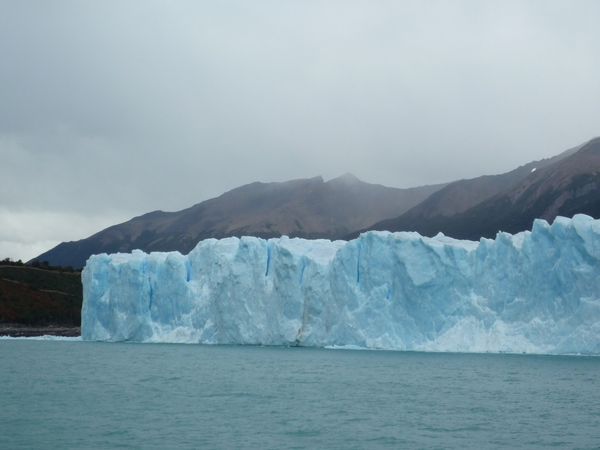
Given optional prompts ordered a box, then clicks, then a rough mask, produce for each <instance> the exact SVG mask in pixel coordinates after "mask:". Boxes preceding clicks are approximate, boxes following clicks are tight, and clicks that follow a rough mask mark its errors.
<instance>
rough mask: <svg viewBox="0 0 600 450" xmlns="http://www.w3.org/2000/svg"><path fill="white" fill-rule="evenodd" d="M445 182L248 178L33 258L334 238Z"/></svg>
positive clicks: (66, 259) (61, 261)
mask: <svg viewBox="0 0 600 450" xmlns="http://www.w3.org/2000/svg"><path fill="white" fill-rule="evenodd" d="M444 186H445V184H441V185H434V186H423V187H417V188H411V189H396V188H389V187H385V186H381V185H376V184H369V183H365V182H363V181H360V180H359V179H358V178H356V177H354V176H353V175H351V174H346V175H343V176H341V177H339V178H336V179H334V180H330V181H328V182H324V181H323V179H322V178H321V177H315V178H311V179H303V180H293V181H288V182H284V183H252V184H248V185H245V186H241V187H239V188H237V189H233V190H231V191H229V192H226V193H225V194H223V195H221V196H219V197H216V198H213V199H210V200H207V201H204V202H202V203H199V204H197V205H194V206H192V207H191V208H187V209H184V210H183V211H178V212H163V211H154V212H151V213H148V214H144V215H142V216H139V217H135V218H133V219H131V220H130V221H128V222H125V223H122V224H119V225H115V226H112V227H109V228H107V229H105V230H103V231H100V232H99V233H96V234H94V235H93V236H90V237H89V238H87V239H82V240H80V241H77V242H63V243H62V244H59V245H58V246H56V247H54V248H53V249H51V250H49V251H48V252H46V253H43V254H41V255H40V256H38V257H37V258H36V259H38V260H40V261H49V262H50V264H53V265H62V266H68V265H70V266H73V267H83V266H84V265H85V262H86V261H87V259H88V257H89V256H90V255H92V254H97V253H115V252H130V251H132V250H134V249H141V250H144V251H146V252H149V251H173V250H177V251H179V252H181V253H188V252H189V251H190V250H191V249H193V248H194V247H195V246H196V244H197V243H198V242H199V241H201V240H203V239H207V238H224V237H228V236H238V237H239V236H244V235H248V236H258V237H263V238H270V237H279V236H282V235H287V236H290V237H303V238H310V239H314V238H327V239H339V238H341V237H343V236H345V235H347V234H348V233H352V232H354V231H356V230H360V229H363V228H366V227H368V226H370V225H372V224H374V223H376V222H379V221H381V220H384V219H388V218H391V217H397V216H398V215H400V214H402V213H404V212H406V211H408V210H409V209H411V208H412V207H414V206H415V205H417V204H419V203H420V202H422V201H423V200H425V199H426V198H427V197H429V196H430V195H431V194H433V193H434V192H436V191H437V190H439V189H441V188H443V187H444Z"/></svg>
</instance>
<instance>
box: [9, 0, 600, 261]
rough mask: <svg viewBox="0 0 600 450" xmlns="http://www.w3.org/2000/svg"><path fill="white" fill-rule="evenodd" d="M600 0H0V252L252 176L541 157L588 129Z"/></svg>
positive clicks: (447, 173)
mask: <svg viewBox="0 0 600 450" xmlns="http://www.w3.org/2000/svg"><path fill="white" fill-rule="evenodd" d="M599 16H600V4H599V3H598V2H596V1H579V2H576V3H573V2H566V1H563V2H553V1H529V2H520V1H519V2H516V1H490V2H479V1H425V2H423V1H405V2H391V1H390V2H386V1H379V2H354V1H343V2H342V1H331V2H317V1H306V2H287V1H282V2H268V1H257V2H237V1H225V2H191V1H189V2H149V1H131V2H126V3H123V2H117V1H95V2H75V1H65V2H51V3H50V2H3V3H1V4H0V160H1V161H2V164H1V165H0V228H3V229H4V230H8V229H11V230H12V229H15V227H16V228H18V226H17V225H18V222H19V220H21V221H23V225H22V227H21V229H22V230H30V231H28V233H26V236H24V235H23V233H21V234H19V235H17V234H16V233H12V234H11V233H8V232H6V231H5V232H4V233H3V234H2V236H0V238H1V239H0V251H2V250H4V251H13V252H16V253H14V254H10V255H7V256H11V257H13V258H17V257H22V258H28V257H32V256H35V254H31V252H33V250H31V252H30V253H26V252H20V251H14V250H10V249H14V248H16V247H15V246H16V245H17V243H19V244H18V245H21V246H29V247H28V248H33V247H32V246H35V245H37V244H36V242H37V243H39V242H44V243H45V244H44V245H47V244H48V243H49V242H50V241H52V242H56V243H58V241H60V240H71V239H79V238H82V237H85V236H87V235H89V234H91V233H92V232H95V231H99V229H100V228H101V227H104V226H106V225H107V224H110V223H111V222H108V221H109V220H115V219H117V218H118V220H126V219H127V218H129V217H132V216H133V215H136V214H141V213H144V212H147V211H150V210H154V209H163V210H178V209H182V208H184V207H187V206H190V205H192V204H194V203H198V202H200V201H202V200H204V199H207V198H210V197H212V196H215V195H219V194H221V193H222V192H224V191H226V190H229V189H232V188H234V187H236V186H239V185H241V184H244V183H248V182H252V181H284V180H288V179H293V178H306V177H312V176H316V175H319V174H321V175H323V176H324V177H325V178H326V179H328V178H332V177H335V176H338V175H340V174H342V173H345V172H352V173H354V174H355V175H357V176H358V177H359V178H361V179H363V180H365V181H369V182H375V183H381V184H385V185H388V186H397V187H410V186H415V185H422V184H430V183H438V182H443V181H450V180H454V179H459V178H469V177H474V176H478V175H481V174H492V173H500V172H504V171H507V170H510V169H512V168H514V167H516V166H517V165H520V164H523V163H526V162H528V161H531V160H534V159H540V158H544V157H550V156H553V155H554V154H557V153H559V152H560V151H563V150H565V149H567V148H569V147H573V146H575V145H577V144H580V143H582V142H583V141H585V140H587V139H590V138H592V137H594V136H596V135H598V134H600V132H599V130H600V87H599V86H600V84H599V83H598V80H599V79H600V30H599V29H598V27H597V24H596V21H597V18H598V17H599ZM7 217H10V218H11V219H10V220H11V222H10V226H9V225H7V223H6V221H7V220H8V219H6V218H7ZM32 217H52V220H51V222H52V223H56V224H59V223H61V217H62V220H63V222H62V223H63V224H64V225H63V226H57V227H56V228H57V229H59V230H62V231H61V232H53V233H50V234H48V233H46V234H44V231H43V229H38V228H36V227H31V226H30V225H28V224H26V223H25V221H27V220H31V218H32ZM90 217H93V218H95V219H94V220H92V221H89V220H86V218H88V219H89V218H90ZM2 218H4V219H2ZM3 220H4V222H5V223H2V221H3ZM15 224H17V225H15ZM61 233H62V234H61ZM28 239H29V241H28ZM40 245H41V244H40ZM19 248H24V247H19ZM19 252H20V253H19ZM0 257H2V255H1V254H0Z"/></svg>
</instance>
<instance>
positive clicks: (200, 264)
mask: <svg viewBox="0 0 600 450" xmlns="http://www.w3.org/2000/svg"><path fill="white" fill-rule="evenodd" d="M83 286H84V303H83V310H82V337H83V339H84V340H107V341H139V342H189V343H206V344H253V345H304V346H357V347H364V348H379V349H395V350H420V351H457V352H487V351H489V352H527V353H554V354H570V353H582V354H600V221H597V220H594V219H592V218H591V217H588V216H584V215H577V216H575V217H574V218H573V219H565V218H562V217H558V218H557V219H556V220H555V221H554V223H553V224H552V225H551V226H550V225H548V223H547V222H545V221H542V220H537V221H536V222H535V223H534V225H533V229H532V231H531V232H529V231H527V232H523V233H519V234H516V235H514V236H513V235H510V234H506V233H499V234H498V236H497V237H496V239H495V240H489V239H482V240H481V241H480V242H471V241H459V240H454V239H451V238H448V237H445V236H443V235H438V236H436V237H434V238H426V237H422V236H420V235H419V234H417V233H404V232H402V233H389V232H369V233H365V234H363V235H361V236H360V238H358V239H356V240H353V241H349V242H345V241H336V242H330V241H326V240H315V241H310V240H302V239H288V238H286V237H282V238H280V239H270V240H268V241H267V240H263V239H258V238H254V237H244V238H241V239H237V238H228V239H222V240H214V239H209V240H205V241H202V242H200V243H199V244H198V246H197V247H196V248H195V249H194V250H193V251H192V252H190V254H189V255H187V256H184V255H181V254H179V253H177V252H175V253H151V254H145V253H143V252H141V251H134V252H133V253H132V254H114V255H106V254H102V255H95V256H92V257H91V258H90V259H89V260H88V262H87V265H86V267H85V270H84V271H83Z"/></svg>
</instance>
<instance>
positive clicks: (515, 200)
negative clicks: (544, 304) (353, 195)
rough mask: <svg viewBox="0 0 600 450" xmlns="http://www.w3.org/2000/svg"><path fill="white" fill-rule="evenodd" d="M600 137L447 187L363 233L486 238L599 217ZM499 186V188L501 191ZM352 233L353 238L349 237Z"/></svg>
mask: <svg viewBox="0 0 600 450" xmlns="http://www.w3.org/2000/svg"><path fill="white" fill-rule="evenodd" d="M599 173H600V138H596V139H592V140H591V141H589V142H588V143H586V144H584V145H582V146H579V147H577V148H574V149H571V150H567V151H566V152H564V153H562V154H560V155H558V156H555V157H554V158H550V159H547V160H542V161H536V162H532V163H529V164H527V165H525V166H522V167H519V168H518V169H515V170H514V171H512V172H509V173H507V174H503V175H497V176H495V177H480V178H476V179H473V180H461V181H458V182H455V183H452V184H450V185H448V186H446V187H445V188H443V189H441V190H439V191H438V192H436V193H434V194H433V195H432V196H431V197H429V198H428V199H427V200H425V201H424V202H423V203H421V204H420V205H417V206H416V207H415V208H413V209H411V210H409V211H407V212H406V213H404V214H402V215H401V216H399V217H397V218H394V219H389V220H384V221H382V222H379V223H376V224H375V225H373V226H372V227H369V228H368V229H369V230H389V231H417V232H419V233H421V234H422V235H425V236H434V235H436V234H437V233H438V232H442V233H444V234H446V235H448V236H452V237H454V238H457V239H472V240H478V239H479V238H481V237H487V238H492V237H494V236H495V235H496V233H497V232H498V231H500V230H501V231H506V232H509V233H516V232H519V231H523V230H528V229H531V226H532V224H533V220H534V219H536V218H542V219H546V220H547V221H549V222H552V221H553V220H554V218H555V217H556V216H557V215H561V216H566V217H572V216H573V215H574V214H576V213H584V214H588V215H590V216H593V217H596V218H598V217H600V175H599ZM503 186H504V188H503ZM354 234H358V233H354Z"/></svg>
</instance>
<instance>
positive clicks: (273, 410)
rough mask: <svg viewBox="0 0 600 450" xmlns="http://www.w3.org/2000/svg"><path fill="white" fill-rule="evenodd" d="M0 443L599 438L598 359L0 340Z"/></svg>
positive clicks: (577, 444) (362, 444) (206, 444)
mask: <svg viewBox="0 0 600 450" xmlns="http://www.w3.org/2000/svg"><path fill="white" fill-rule="evenodd" d="M0 379H1V383H2V389H1V390H0V448H1V449H4V450H12V449H28V450H30V449H61V450H67V449H161V450H162V449H197V448H206V449H237V448H248V449H280V448H294V449H321V448H322V449H352V448H356V449H378V448H402V449H421V448H422V449H453V448H468V449H487V448H490V449H495V448H506V449H516V448H532V449H533V448H547V447H557V448H569V449H576V448H580V449H592V448H600V389H599V388H600V383H599V379H600V358H598V357H575V356H570V357H567V356H565V357H562V356H532V355H491V354H449V353H409V352H385V351H359V350H357V351H355V350H328V349H310V348H284V347H245V346H244V347H243V346H240V347H233V346H201V345H168V344H156V345H154V344H125V343H95V342H77V341H36V340H0Z"/></svg>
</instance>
